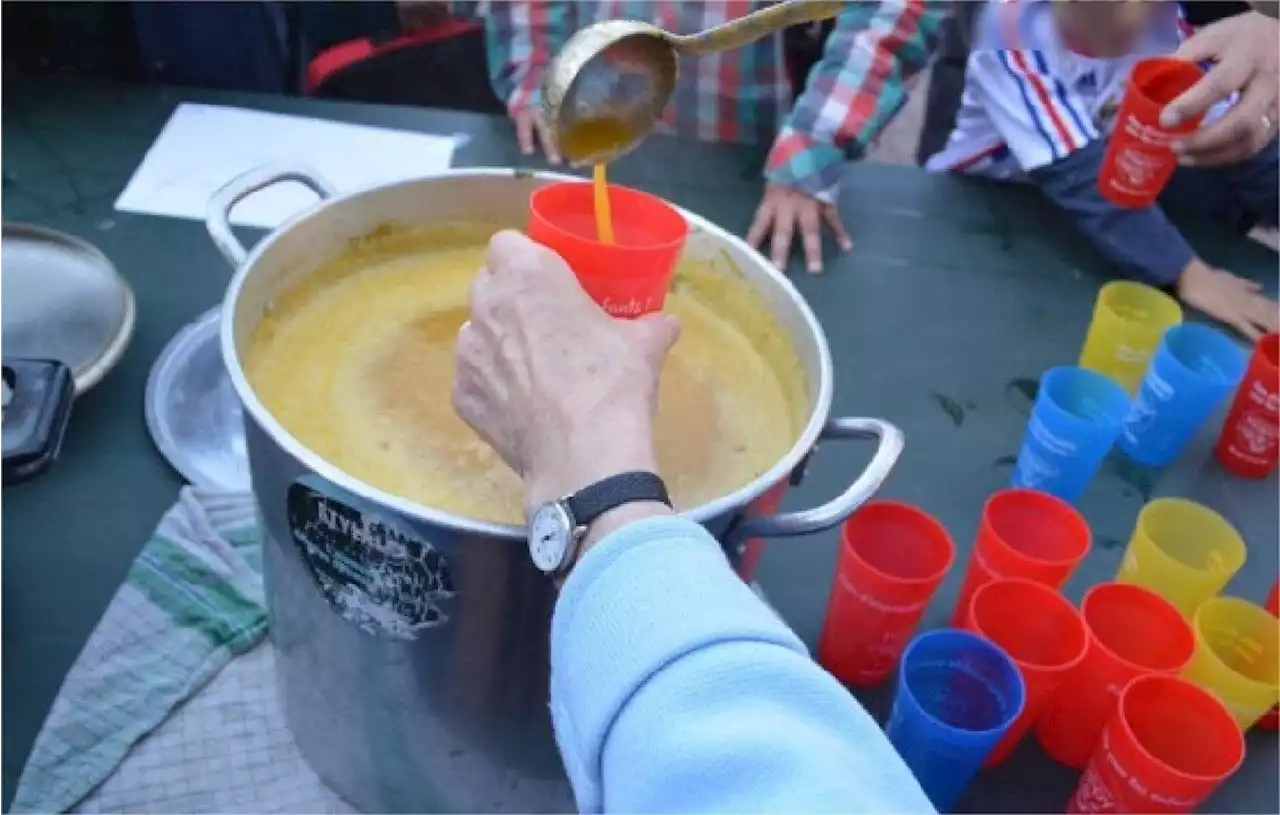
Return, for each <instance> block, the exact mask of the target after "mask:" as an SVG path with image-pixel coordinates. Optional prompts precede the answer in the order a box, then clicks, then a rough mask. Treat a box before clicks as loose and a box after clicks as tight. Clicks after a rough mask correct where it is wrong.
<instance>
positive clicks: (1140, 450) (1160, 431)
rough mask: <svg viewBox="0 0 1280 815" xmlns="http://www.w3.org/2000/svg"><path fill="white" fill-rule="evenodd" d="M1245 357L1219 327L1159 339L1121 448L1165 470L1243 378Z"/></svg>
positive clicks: (1191, 326) (1187, 328)
mask: <svg viewBox="0 0 1280 815" xmlns="http://www.w3.org/2000/svg"><path fill="white" fill-rule="evenodd" d="M1244 370H1245V357H1244V354H1243V353H1241V351H1240V349H1239V348H1238V347H1237V346H1236V344H1235V343H1234V342H1233V341H1232V340H1231V339H1230V338H1229V337H1227V335H1226V334H1223V333H1222V332H1221V331H1218V330H1217V329H1215V328H1210V327H1209V326H1207V325H1199V324H1195V323H1188V324H1185V325H1179V326H1174V327H1173V328H1171V329H1169V331H1168V332H1167V333H1166V334H1165V335H1164V339H1162V340H1161V341H1160V347H1159V348H1157V349H1156V353H1155V356H1153V357H1152V359H1151V367H1150V368H1148V369H1147V374H1146V376H1144V377H1143V379H1142V384H1141V385H1140V386H1139V387H1138V395H1137V397H1136V398H1135V399H1134V402H1133V410H1132V411H1130V413H1129V415H1128V416H1127V417H1126V418H1125V420H1124V425H1123V426H1122V427H1121V429H1120V438H1119V440H1118V441H1117V443H1116V444H1117V446H1118V447H1119V448H1120V450H1121V451H1122V452H1123V453H1124V454H1125V455H1127V456H1128V457H1129V458H1131V459H1133V460H1134V461H1136V462H1138V463H1139V464H1143V465H1145V466H1147V467H1163V466H1165V465H1167V464H1169V463H1170V462H1171V461H1173V460H1174V459H1175V458H1177V456H1178V454H1179V453H1181V452H1182V450H1183V448H1185V447H1186V446H1187V442H1188V441H1190V440H1191V437H1192V436H1194V435H1195V432H1196V431H1197V430H1199V429H1200V425H1202V424H1204V422H1205V420H1206V419H1208V418H1209V414H1211V413H1213V411H1214V410H1215V409H1216V408H1217V407H1218V405H1220V404H1221V403H1222V401H1223V400H1224V399H1226V397H1227V394H1228V393H1230V392H1231V389H1232V388H1234V387H1235V385H1236V383H1237V382H1239V381H1240V378H1241V377H1242V376H1244Z"/></svg>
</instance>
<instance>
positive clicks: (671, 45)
mask: <svg viewBox="0 0 1280 815" xmlns="http://www.w3.org/2000/svg"><path fill="white" fill-rule="evenodd" d="M846 5H847V3H845V2H834V0H787V2H783V3H778V4H777V5H773V6H769V7H768V8H764V9H760V10H759V11H756V12H753V13H751V14H748V15H746V16H745V17H739V18H738V19H736V20H731V21H729V22H727V23H725V24H723V25H718V26H715V27H714V28H708V29H707V30H705V31H701V32H698V33H697V34H672V33H671V32H669V31H664V30H663V29H661V28H658V27H657V26H653V25H650V24H648V23H642V22H637V21H634V20H608V21H605V22H601V23H596V24H595V25H591V26H588V27H587V28H584V29H582V30H581V31H579V32H577V33H576V34H574V35H573V36H572V37H571V38H570V39H569V41H568V42H567V43H565V46H564V48H562V49H561V50H560V53H558V54H557V55H556V56H555V58H554V59H553V60H552V61H551V65H550V67H549V69H548V70H547V73H546V76H545V79H544V80H543V85H542V112H543V116H544V117H545V119H546V122H547V125H548V127H549V128H550V130H551V134H552V137H553V138H554V139H555V140H556V146H557V147H558V149H559V151H560V154H561V155H563V156H564V157H565V159H566V160H567V161H568V162H569V163H570V164H574V165H584V164H602V163H605V162H609V161H612V160H613V159H615V158H618V157H619V156H621V155H623V154H624V153H627V152H628V151H630V150H631V149H632V148H634V147H635V146H636V145H637V144H639V143H640V142H641V141H642V140H643V139H644V138H645V136H647V135H648V134H649V131H650V130H652V129H653V126H654V125H655V124H656V123H657V121H658V118H659V117H660V116H661V115H662V111H663V109H664V108H666V106H667V102H668V101H669V100H670V98H671V93H672V91H674V90H675V85H676V73H677V64H678V62H677V57H678V55H679V54H680V53H688V54H711V53H715V52H718V51H728V50H731V49H734V48H741V47H742V46H744V45H747V44H748V43H751V42H754V41H756V40H758V39H761V38H762V37H765V36H768V35H769V34H772V33H774V32H775V31H779V30H781V29H783V28H786V27H788V26H793V25H801V24H803V23H813V22H818V21H820V20H828V19H830V18H832V17H834V16H836V15H837V14H839V13H840V11H841V9H843V8H844V7H845V6H846Z"/></svg>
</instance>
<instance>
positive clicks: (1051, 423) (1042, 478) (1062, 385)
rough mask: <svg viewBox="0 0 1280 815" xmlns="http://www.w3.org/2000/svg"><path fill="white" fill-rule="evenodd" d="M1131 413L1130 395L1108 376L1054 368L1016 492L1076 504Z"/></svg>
mask: <svg viewBox="0 0 1280 815" xmlns="http://www.w3.org/2000/svg"><path fill="white" fill-rule="evenodd" d="M1128 413H1129V395H1128V394H1126V393H1125V392H1124V389H1123V388H1121V387H1120V386H1119V385H1117V384H1116V383H1115V382H1112V381H1111V380H1110V379H1108V378H1107V377H1105V376H1103V375H1102V374H1099V373H1095V372H1093V371H1086V370H1084V369H1083V368H1075V367H1061V368H1052V369H1050V370H1049V371H1047V372H1046V373H1045V375H1044V376H1042V377H1041V378H1040V391H1039V393H1038V394H1037V395H1036V402H1035V406H1034V407H1032V409H1031V419H1030V421H1029V422H1028V423H1027V430H1026V434H1025V435H1024V436H1023V439H1022V449H1021V450H1020V451H1019V452H1018V461H1017V463H1016V464H1015V465H1014V468H1013V482H1012V483H1013V486H1015V487H1029V488H1031V489H1037V490H1042V491H1044V492H1047V493H1049V494H1051V495H1056V496H1058V497H1059V498H1061V499H1062V500H1064V501H1071V502H1074V501H1075V500H1076V499H1077V498H1079V497H1080V495H1081V494H1082V493H1083V492H1084V489H1085V487H1086V486H1088V484H1089V482H1090V481H1091V480H1092V479H1093V476H1094V474H1096V473H1097V472H1098V467H1099V466H1100V465H1101V464H1102V460H1103V459H1104V458H1106V455H1107V453H1108V451H1110V450H1111V446H1112V444H1114V443H1115V440H1116V436H1117V435H1119V433H1120V423H1121V422H1122V421H1124V417H1125V416H1127V415H1128Z"/></svg>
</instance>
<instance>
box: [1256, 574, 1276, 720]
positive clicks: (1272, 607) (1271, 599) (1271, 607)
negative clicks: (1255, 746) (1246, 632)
mask: <svg viewBox="0 0 1280 815" xmlns="http://www.w3.org/2000/svg"><path fill="white" fill-rule="evenodd" d="M1264 608H1265V609H1266V610H1267V611H1270V612H1271V614H1272V615H1273V616H1277V617H1280V581H1277V582H1276V583H1274V584H1273V585H1272V586H1271V593H1270V594H1268V595H1267V604H1266V605H1265V606H1264ZM1277 723H1280V708H1274V707H1273V708H1271V712H1270V713H1268V714H1266V715H1265V716H1263V717H1262V718H1261V719H1259V720H1258V727H1262V728H1266V729H1267V730H1275V729H1276V725H1277Z"/></svg>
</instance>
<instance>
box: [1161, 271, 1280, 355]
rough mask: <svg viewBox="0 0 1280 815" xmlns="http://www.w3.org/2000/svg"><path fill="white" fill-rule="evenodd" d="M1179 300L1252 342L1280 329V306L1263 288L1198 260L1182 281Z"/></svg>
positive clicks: (1258, 284)
mask: <svg viewBox="0 0 1280 815" xmlns="http://www.w3.org/2000/svg"><path fill="white" fill-rule="evenodd" d="M1177 289H1178V298H1179V299H1180V300H1182V302H1184V303H1186V304H1187V305H1189V306H1191V307H1193V308H1196V309H1199V310H1200V311H1203V312H1204V313H1205V314H1207V315H1209V316H1210V317H1213V318H1214V319H1215V320H1220V321H1222V322H1223V323H1226V324H1227V325H1229V326H1231V327H1232V328H1234V329H1236V330H1237V331H1239V332H1240V333H1241V334H1243V335H1244V336H1245V337H1247V338H1248V339H1249V341H1250V342H1253V341H1255V340H1257V339H1258V338H1259V337H1261V336H1262V335H1263V334H1265V333H1267V332H1269V331H1275V330H1277V328H1280V304H1277V303H1276V301H1274V300H1272V299H1271V298H1269V297H1267V296H1266V295H1265V294H1263V293H1262V285H1261V284H1260V283H1255V282H1253V281H1252V280H1246V279H1245V278H1243V277H1237V276H1235V275H1233V274H1231V272H1228V271H1224V270H1222V269H1215V268H1213V267H1212V266H1209V265H1208V264H1206V263H1205V262H1204V261H1202V260H1199V259H1196V260H1193V261H1191V263H1189V264H1188V265H1187V268H1186V269H1184V270H1183V271H1182V274H1181V275H1180V276H1179V277H1178V283H1177Z"/></svg>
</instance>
